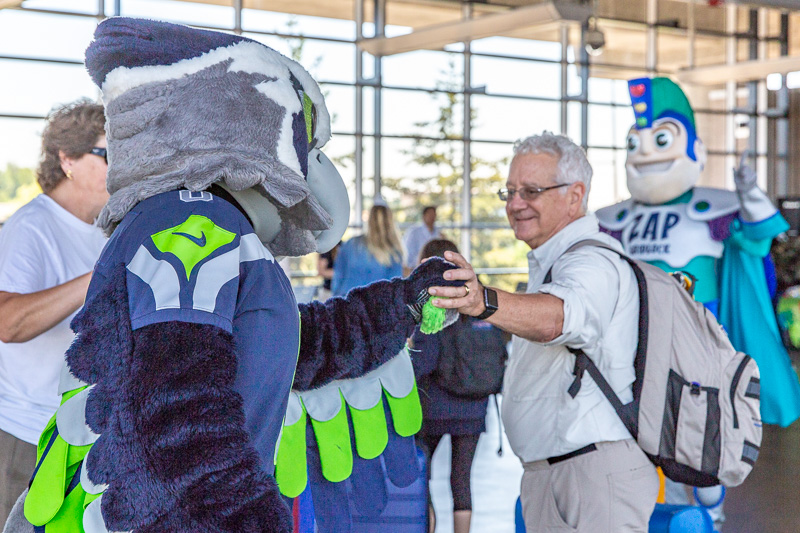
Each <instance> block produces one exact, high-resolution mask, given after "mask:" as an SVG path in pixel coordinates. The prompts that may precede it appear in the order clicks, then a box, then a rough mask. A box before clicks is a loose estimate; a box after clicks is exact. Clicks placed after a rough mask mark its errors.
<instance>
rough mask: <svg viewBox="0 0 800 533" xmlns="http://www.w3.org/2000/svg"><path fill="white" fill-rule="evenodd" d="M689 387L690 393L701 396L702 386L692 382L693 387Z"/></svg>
mask: <svg viewBox="0 0 800 533" xmlns="http://www.w3.org/2000/svg"><path fill="white" fill-rule="evenodd" d="M689 387H690V389H689V392H690V393H691V394H693V395H694V396H699V395H700V384H699V383H698V382H696V381H692V383H691V385H690V386H689Z"/></svg>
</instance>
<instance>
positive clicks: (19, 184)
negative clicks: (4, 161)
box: [0, 163, 41, 202]
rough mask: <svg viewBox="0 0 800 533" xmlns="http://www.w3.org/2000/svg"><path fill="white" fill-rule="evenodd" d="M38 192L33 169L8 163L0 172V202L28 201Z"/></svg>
mask: <svg viewBox="0 0 800 533" xmlns="http://www.w3.org/2000/svg"><path fill="white" fill-rule="evenodd" d="M39 192H41V190H40V189H39V185H38V184H37V183H36V173H35V172H34V171H33V169H30V168H21V167H18V166H16V165H14V164H13V163H9V164H8V165H7V166H6V169H5V170H0V202H12V201H18V200H28V199H30V198H32V197H33V196H35V195H36V194H38V193H39Z"/></svg>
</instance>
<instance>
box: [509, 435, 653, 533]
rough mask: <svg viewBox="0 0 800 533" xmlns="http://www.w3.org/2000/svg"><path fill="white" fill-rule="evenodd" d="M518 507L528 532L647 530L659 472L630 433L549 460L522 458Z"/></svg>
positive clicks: (616, 532)
mask: <svg viewBox="0 0 800 533" xmlns="http://www.w3.org/2000/svg"><path fill="white" fill-rule="evenodd" d="M523 467H524V468H525V472H524V473H523V475H522V494H521V499H522V513H523V516H524V518H525V528H526V531H527V532H528V533H535V532H547V533H556V532H567V531H569V532H578V533H633V532H639V533H646V532H647V526H648V522H649V520H650V515H651V514H652V513H653V509H654V508H655V504H656V498H657V497H658V487H659V481H658V474H657V473H656V469H655V467H654V466H653V464H652V463H651V462H650V460H649V459H648V458H647V456H646V455H645V454H644V452H642V450H641V449H639V446H638V445H637V444H636V442H635V441H634V440H633V439H628V440H623V441H617V442H600V443H597V450H595V451H593V452H590V453H586V454H583V455H579V456H577V457H573V458H571V459H567V460H565V461H561V462H559V463H556V464H553V465H551V464H549V463H548V462H547V461H546V460H544V461H534V462H532V463H524V464H523Z"/></svg>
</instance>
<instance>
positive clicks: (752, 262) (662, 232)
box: [597, 78, 800, 521]
mask: <svg viewBox="0 0 800 533" xmlns="http://www.w3.org/2000/svg"><path fill="white" fill-rule="evenodd" d="M628 88H629V92H630V97H631V103H632V105H633V110H634V115H635V119H636V123H635V124H634V126H633V127H632V128H631V129H630V132H629V133H628V139H627V149H628V157H627V161H626V165H625V168H626V171H627V178H628V180H627V183H628V190H629V191H630V193H631V198H630V199H629V200H626V201H624V202H621V203H618V204H616V205H612V206H610V207H606V208H603V209H600V210H599V211H598V212H597V217H598V219H599V221H600V226H601V228H602V229H603V230H604V231H606V232H607V233H610V234H611V235H613V236H615V237H616V238H618V239H619V240H620V241H621V242H622V244H623V246H624V248H625V250H626V251H627V252H628V253H629V254H630V255H631V257H634V258H636V259H640V260H643V261H647V262H648V263H651V264H654V265H656V266H658V267H660V268H662V269H663V270H665V271H667V272H673V271H683V272H686V273H688V274H690V275H691V276H692V277H693V278H694V296H695V299H697V300H698V301H700V302H702V303H703V304H704V305H706V307H708V308H709V309H710V310H711V311H712V312H713V313H714V314H715V315H716V316H717V317H718V318H719V320H720V322H721V323H722V324H723V325H724V326H725V329H726V330H727V332H728V335H729V337H730V340H731V342H732V343H733V345H734V346H735V347H736V348H737V349H738V350H740V351H743V352H745V353H747V354H748V355H751V356H752V357H753V358H754V359H755V360H756V362H757V363H758V367H759V370H760V372H761V417H762V420H763V422H765V423H768V424H777V425H779V426H788V425H789V424H791V423H792V422H793V421H794V420H796V419H797V418H798V416H800V385H799V384H798V380H797V375H796V374H795V371H794V370H793V369H792V367H791V364H790V361H789V357H788V354H787V353H786V350H785V349H784V347H783V345H782V342H781V338H780V333H779V331H778V327H777V324H776V320H775V314H774V312H773V308H772V303H771V297H770V293H769V289H768V286H767V278H766V273H765V266H764V265H765V259H766V258H767V256H768V254H769V249H770V244H771V242H772V239H773V238H774V237H776V236H777V235H778V234H780V233H782V232H783V231H786V230H787V229H788V224H787V223H786V221H785V220H784V219H783V217H782V216H781V215H780V213H779V212H778V210H777V209H776V208H775V207H774V205H773V204H772V203H771V202H770V200H769V199H768V198H767V196H766V195H765V194H764V192H763V191H761V190H760V189H759V188H758V186H757V185H756V176H755V173H754V172H753V171H752V170H751V169H750V168H749V167H747V166H745V165H744V158H742V164H741V165H740V167H739V168H738V169H736V171H735V174H734V182H735V185H736V191H735V192H733V191H727V190H723V189H714V188H706V187H696V186H695V184H696V183H697V181H698V179H699V178H700V173H701V172H702V170H703V166H704V164H705V162H706V150H705V147H704V146H703V143H702V141H701V140H700V139H699V138H698V137H697V132H696V128H695V120H694V112H693V111H692V108H691V105H690V104H689V101H688V99H687V98H686V96H685V95H684V93H683V91H682V90H681V89H680V87H678V85H676V84H675V83H674V82H672V81H671V80H669V79H667V78H653V79H649V78H640V79H635V80H631V81H629V82H628ZM754 423H761V421H754ZM672 488H673V489H675V487H672ZM669 489H670V487H669V486H668V491H667V492H668V496H669V494H670V492H673V491H671V490H669ZM677 489H678V490H676V491H674V492H675V493H677V494H678V495H680V494H681V493H682V491H681V490H680V489H682V487H677ZM719 494H720V491H719V488H714V487H712V488H710V489H700V492H699V493H698V496H699V497H698V499H699V500H701V501H703V502H705V503H707V504H715V503H717V502H719V501H720V500H721V497H720V496H719ZM668 499H669V498H668ZM668 503H681V502H680V501H674V502H670V501H668ZM712 516H714V517H715V518H716V519H717V521H719V520H720V519H722V516H721V509H720V508H719V507H717V510H716V511H714V510H712Z"/></svg>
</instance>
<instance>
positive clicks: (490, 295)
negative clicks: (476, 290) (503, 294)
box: [476, 287, 497, 320]
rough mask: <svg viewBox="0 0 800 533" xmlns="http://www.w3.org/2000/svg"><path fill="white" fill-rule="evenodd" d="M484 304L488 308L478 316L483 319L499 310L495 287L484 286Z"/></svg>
mask: <svg viewBox="0 0 800 533" xmlns="http://www.w3.org/2000/svg"><path fill="white" fill-rule="evenodd" d="M483 305H484V306H485V307H486V310H485V311H484V312H483V313H481V314H479V315H478V316H477V317H476V318H479V319H481V320H486V319H487V318H489V317H490V316H492V315H493V314H494V312H495V311H497V291H495V290H494V289H490V288H489V287H484V288H483Z"/></svg>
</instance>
